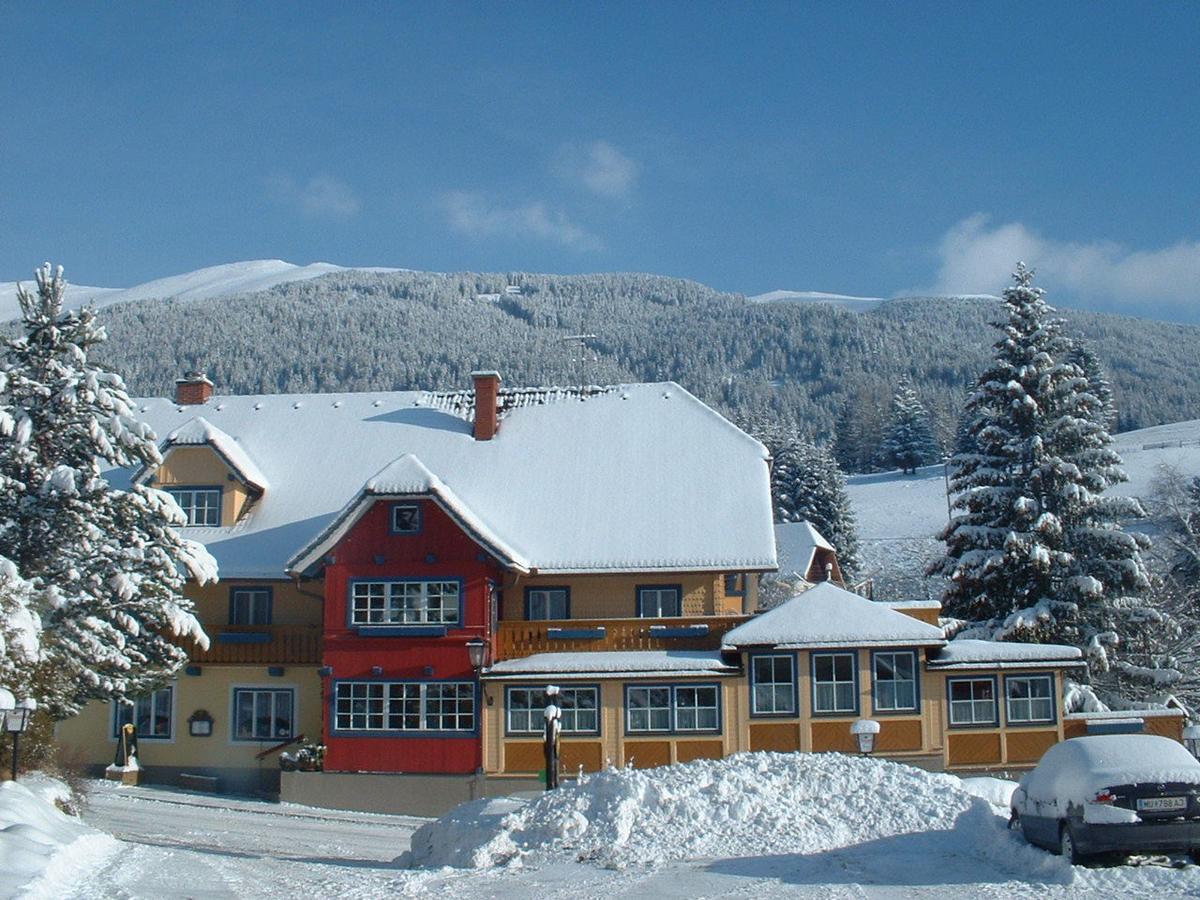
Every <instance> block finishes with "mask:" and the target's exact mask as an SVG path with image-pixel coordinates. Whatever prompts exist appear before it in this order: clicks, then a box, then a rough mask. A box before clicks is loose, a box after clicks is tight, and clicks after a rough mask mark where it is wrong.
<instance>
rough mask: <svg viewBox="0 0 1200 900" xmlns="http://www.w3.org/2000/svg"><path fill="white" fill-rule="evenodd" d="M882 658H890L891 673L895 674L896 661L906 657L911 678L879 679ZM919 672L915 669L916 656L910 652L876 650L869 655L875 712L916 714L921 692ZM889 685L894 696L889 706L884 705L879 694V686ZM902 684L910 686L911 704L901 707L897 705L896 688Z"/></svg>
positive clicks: (897, 692) (897, 693)
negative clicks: (909, 665)
mask: <svg viewBox="0 0 1200 900" xmlns="http://www.w3.org/2000/svg"><path fill="white" fill-rule="evenodd" d="M883 657H891V659H892V663H891V666H892V673H893V675H895V674H896V673H897V671H898V670H897V667H896V660H897V659H900V658H901V657H906V658H907V659H908V661H909V663H910V664H911V665H912V677H911V678H895V677H893V678H880V677H879V660H880V659H882V658H883ZM919 675H920V671H919V669H918V668H917V654H916V653H915V652H913V651H912V650H877V651H875V652H874V653H872V654H871V678H872V684H873V686H874V690H873V691H872V699H873V703H874V708H875V710H876V712H916V711H917V710H919V709H920V708H921V691H920V685H919V684H918V680H919ZM884 684H891V685H893V690H894V691H895V695H894V698H893V702H892V704H891V705H890V706H888V705H885V704H884V702H883V700H882V699H881V697H880V694H879V688H880V685H884ZM902 684H910V685H912V704H911V705H909V706H902V705H900V703H899V699H898V697H899V690H898V686H899V685H902Z"/></svg>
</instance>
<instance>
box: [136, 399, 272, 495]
mask: <svg viewBox="0 0 1200 900" xmlns="http://www.w3.org/2000/svg"><path fill="white" fill-rule="evenodd" d="M204 446H209V447H212V449H213V450H214V451H215V452H216V454H217V455H218V456H220V457H221V458H222V459H223V460H225V464H226V465H227V466H229V468H230V469H232V470H233V473H234V474H235V475H236V476H237V477H238V478H240V479H241V480H242V482H243V483H244V484H246V485H247V486H248V487H250V488H252V489H254V490H256V491H258V492H259V493H262V492H263V491H265V490H266V489H267V487H268V482H267V477H266V476H265V475H264V474H263V473H262V471H261V470H260V469H259V468H258V466H257V465H255V463H254V460H252V459H251V458H250V455H249V454H248V453H246V451H245V450H244V449H242V446H241V444H239V443H238V442H237V441H236V440H235V439H234V438H232V437H230V436H229V435H228V434H226V433H225V432H224V431H222V430H221V429H220V428H218V427H217V426H215V425H213V424H212V423H211V422H210V421H208V419H206V418H204V417H203V416H196V417H195V418H194V419H188V420H187V421H186V422H184V423H183V424H182V425H180V426H179V427H178V428H176V429H175V430H174V431H172V432H171V433H170V434H168V435H167V439H166V440H165V441H163V444H162V447H161V450H162V455H163V461H164V462H165V461H166V458H167V457H168V456H170V455H171V451H172V450H173V449H174V448H176V447H204ZM153 475H154V470H153V469H146V468H143V469H142V470H141V471H139V472H138V473H137V475H136V476H135V480H137V481H148V480H149V479H150V478H151V476H153Z"/></svg>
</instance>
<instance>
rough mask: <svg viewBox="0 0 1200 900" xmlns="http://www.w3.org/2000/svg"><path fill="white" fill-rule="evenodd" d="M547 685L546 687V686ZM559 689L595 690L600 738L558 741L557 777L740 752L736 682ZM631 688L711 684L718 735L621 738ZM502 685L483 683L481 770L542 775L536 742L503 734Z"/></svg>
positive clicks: (740, 689) (741, 689)
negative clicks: (717, 705)
mask: <svg viewBox="0 0 1200 900" xmlns="http://www.w3.org/2000/svg"><path fill="white" fill-rule="evenodd" d="M547 683H549V682H547ZM556 683H558V684H560V685H564V686H566V685H569V684H581V685H595V684H599V686H600V734H599V736H596V735H580V736H579V737H571V736H568V735H564V736H563V737H562V741H561V745H560V757H561V765H562V771H563V772H564V773H565V774H568V775H574V774H575V773H576V772H577V771H578V770H579V767H580V765H582V766H583V771H585V772H590V771H596V770H597V769H600V768H604V767H605V766H609V765H613V766H627V765H632V766H636V767H638V768H650V767H653V766H659V765H669V764H671V763H676V762H687V761H690V760H693V759H720V758H721V757H723V756H729V755H730V754H732V753H736V752H738V751H739V750H742V749H744V747H743V746H742V743H741V735H742V734H743V733H744V731H745V712H744V708H743V705H744V698H745V696H746V684H745V679H744V678H742V677H737V678H729V677H724V678H715V677H710V678H705V677H688V678H661V679H659V678H656V679H653V680H652V681H651V680H647V679H641V680H637V681H627V680H622V681H604V682H600V681H598V680H597V679H591V680H586V681H578V682H575V681H572V682H566V681H563V680H561V679H558V680H557V681H556ZM511 684H512V685H520V686H524V687H532V686H537V685H531V684H530V682H511ZM626 684H630V685H637V684H655V685H665V684H717V686H718V687H719V688H720V697H721V721H722V726H723V727H722V732H721V733H720V734H713V733H703V732H700V733H694V732H686V733H685V732H680V733H677V734H648V735H645V736H632V735H631V736H626V734H625V685H626ZM506 686H507V685H505V684H503V683H499V682H488V683H487V685H486V686H485V688H484V716H483V724H484V768H485V770H486V771H487V772H489V773H501V774H506V775H519V774H526V775H527V774H529V773H531V772H539V771H542V770H543V769H544V766H545V763H544V758H545V757H544V751H543V749H542V740H541V737H540V736H532V737H524V736H522V737H515V736H513V737H510V736H507V735H506V734H505V733H504V728H505V714H504V689H505V687H506Z"/></svg>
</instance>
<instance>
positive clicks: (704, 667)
mask: <svg viewBox="0 0 1200 900" xmlns="http://www.w3.org/2000/svg"><path fill="white" fill-rule="evenodd" d="M740 671H741V670H740V669H739V668H738V667H737V666H733V665H730V664H729V663H727V662H725V660H724V659H722V658H721V654H720V653H719V652H716V651H708V650H611V651H609V650H598V651H596V652H593V653H537V654H534V655H533V656H526V657H524V658H522V659H506V660H502V661H500V662H498V663H496V664H495V665H493V666H492V667H491V668H490V669H488V670H486V671H485V673H484V674H485V675H486V676H490V677H493V678H504V679H505V680H510V679H511V680H518V679H522V677H523V680H529V679H530V678H536V679H538V680H542V681H545V680H546V676H561V677H564V678H580V677H585V676H593V677H594V676H597V675H603V676H604V677H606V678H615V677H622V678H637V677H639V676H648V675H670V676H680V675H735V674H738V673H739V672H740Z"/></svg>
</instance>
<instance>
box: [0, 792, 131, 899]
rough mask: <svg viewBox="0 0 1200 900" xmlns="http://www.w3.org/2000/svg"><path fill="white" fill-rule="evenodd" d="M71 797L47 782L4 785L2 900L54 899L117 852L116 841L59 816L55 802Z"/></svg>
mask: <svg viewBox="0 0 1200 900" xmlns="http://www.w3.org/2000/svg"><path fill="white" fill-rule="evenodd" d="M70 794H71V792H70V790H69V789H68V788H67V786H66V785H65V784H63V783H62V782H61V781H57V780H55V779H52V778H46V777H44V776H27V777H26V779H24V780H22V781H20V782H16V781H6V782H3V783H0V898H7V897H15V896H17V895H18V894H22V893H25V892H26V891H29V892H30V893H31V894H32V895H34V896H38V895H40V896H46V897H53V896H56V895H57V894H58V893H59V891H58V888H60V887H62V886H63V885H64V884H67V883H69V882H70V880H71V878H72V875H73V874H74V873H76V872H78V871H79V870H80V868H82V867H84V866H87V865H90V864H93V863H94V862H96V861H98V860H99V859H102V858H103V857H105V856H107V855H108V854H109V853H111V852H113V851H114V850H115V849H116V848H117V846H118V842H117V841H116V840H115V839H114V838H112V837H109V836H108V835H106V834H101V833H100V832H98V831H96V830H95V829H92V828H88V827H87V826H86V825H84V824H83V823H82V822H79V821H78V820H77V819H73V818H71V817H70V816H67V815H64V814H63V813H62V812H60V811H59V810H58V808H57V807H56V806H55V805H54V803H55V800H63V801H65V800H66V799H68V798H69V797H70ZM68 848H69V850H70V852H69V853H64V852H63V851H65V850H67V849H68ZM35 879H36V881H35ZM30 882H34V883H33V884H30Z"/></svg>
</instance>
